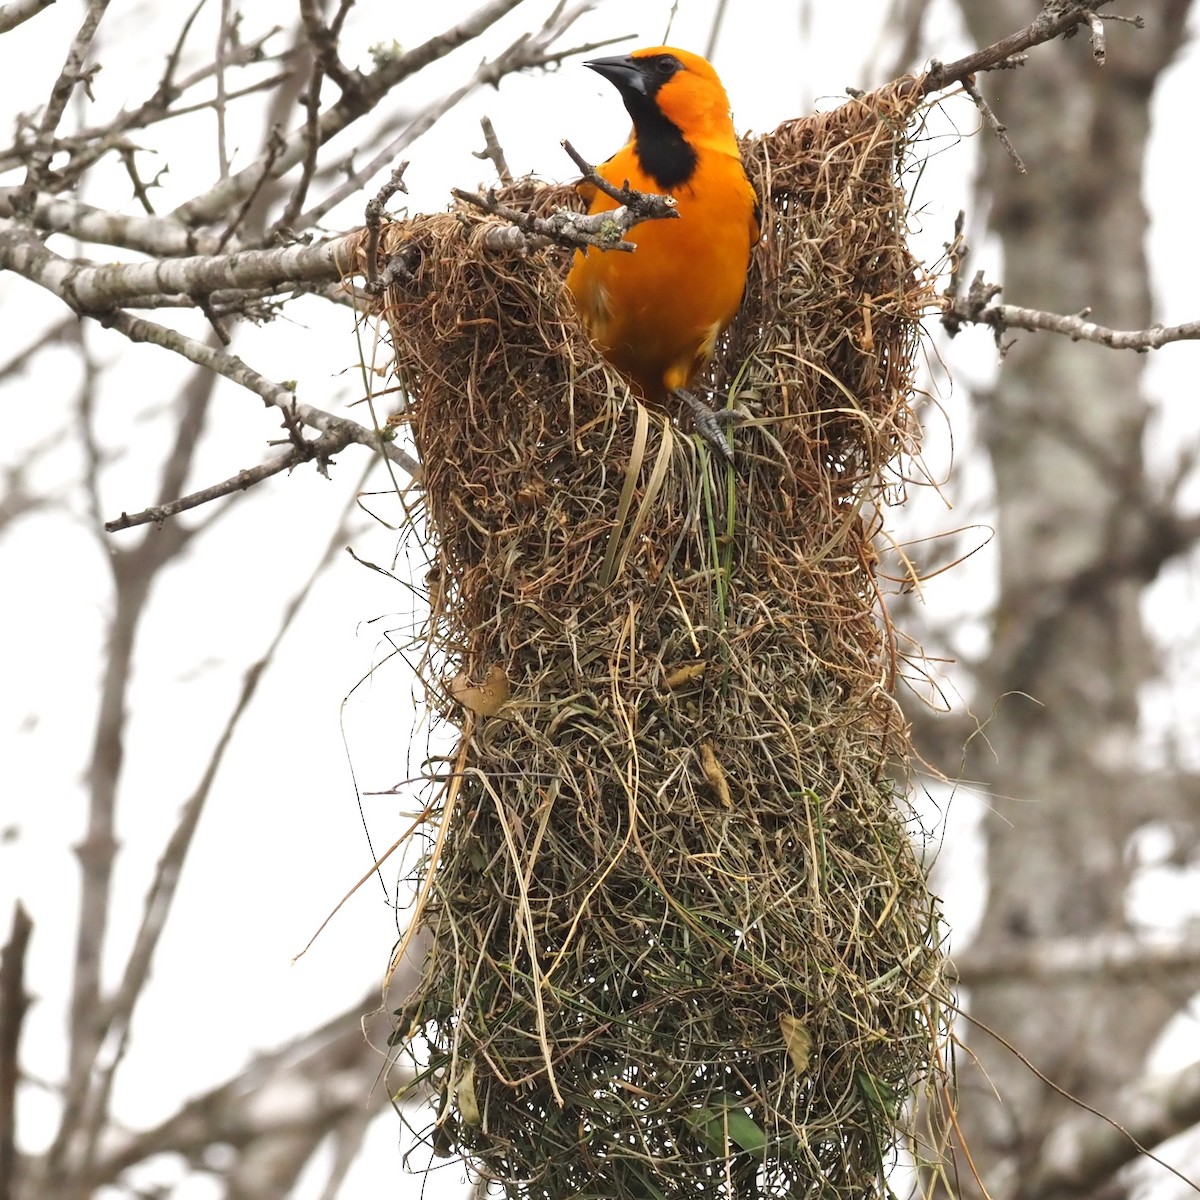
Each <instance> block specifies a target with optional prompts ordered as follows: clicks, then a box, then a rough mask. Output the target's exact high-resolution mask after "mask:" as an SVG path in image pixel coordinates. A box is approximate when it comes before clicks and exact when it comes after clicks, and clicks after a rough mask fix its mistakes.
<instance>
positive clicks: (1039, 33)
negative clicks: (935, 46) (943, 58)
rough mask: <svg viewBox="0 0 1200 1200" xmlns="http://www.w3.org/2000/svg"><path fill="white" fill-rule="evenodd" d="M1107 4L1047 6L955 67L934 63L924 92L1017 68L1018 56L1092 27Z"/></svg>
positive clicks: (1102, 1) (1105, 0) (1100, 0)
mask: <svg viewBox="0 0 1200 1200" xmlns="http://www.w3.org/2000/svg"><path fill="white" fill-rule="evenodd" d="M1107 3H1109V0H1093V2H1092V3H1090V4H1070V5H1066V6H1055V7H1051V6H1050V5H1046V6H1045V7H1043V9H1042V11H1041V12H1040V13H1039V14H1038V15H1037V16H1036V17H1035V18H1034V19H1033V20H1032V21H1031V22H1030V23H1029V24H1028V25H1026V26H1025V28H1024V29H1021V30H1018V31H1017V32H1016V33H1012V34H1009V36H1008V37H1005V38H1001V39H1000V40H999V41H998V42H993V43H992V45H990V46H984V47H983V48H982V49H980V50H973V51H972V52H971V53H970V54H967V55H964V56H963V57H962V58H959V59H956V60H955V61H954V62H952V63H942V62H938V61H937V60H936V59H935V60H933V62H932V63H931V64H930V67H929V71H928V72H927V73H926V75H925V78H924V79H923V80H922V81H921V91H922V93H923V94H925V95H929V93H930V92H940V91H941V90H942V89H943V88H945V87H947V86H948V85H949V84H951V83H961V82H962V81H963V80H965V79H966V78H967V77H968V76H969V75H974V74H975V73H976V72H977V71H996V70H1005V69H1007V68H1009V67H1011V66H1014V65H1015V64H1016V62H1017V61H1018V56H1020V55H1021V54H1023V52H1024V51H1026V50H1029V49H1031V48H1032V47H1033V46H1040V45H1041V44H1042V43H1043V42H1049V41H1053V39H1054V38H1056V37H1059V36H1060V35H1061V34H1070V33H1073V32H1074V31H1075V30H1076V29H1078V28H1079V26H1080V25H1088V24H1090V23H1091V19H1092V17H1093V16H1094V15H1095V14H1096V13H1097V11H1098V10H1099V9H1100V8H1101V7H1103V6H1104V5H1105V4H1107Z"/></svg>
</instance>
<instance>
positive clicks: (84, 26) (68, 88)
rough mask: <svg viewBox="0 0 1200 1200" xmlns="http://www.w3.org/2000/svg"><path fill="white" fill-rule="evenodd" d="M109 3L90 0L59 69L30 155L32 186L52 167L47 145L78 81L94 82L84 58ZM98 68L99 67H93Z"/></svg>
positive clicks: (50, 152)
mask: <svg viewBox="0 0 1200 1200" xmlns="http://www.w3.org/2000/svg"><path fill="white" fill-rule="evenodd" d="M108 4H109V0H89V3H88V6H87V11H86V12H85V13H84V16H83V21H82V23H81V24H80V26H79V29H78V31H77V32H76V34H75V39H74V41H72V43H71V48H70V49H69V50H68V51H67V58H66V62H64V63H63V66H62V70H61V71H60V72H59V73H58V78H57V79H56V80H55V81H54V86H53V87H52V88H51V89H50V99H49V101H48V102H47V104H46V111H45V112H44V113H43V114H42V119H41V121H39V122H38V131H37V142H36V145H37V149H36V150H35V151H34V152H33V153H32V154H31V155H30V157H29V164H28V169H27V171H26V176H25V182H26V184H27V185H28V186H30V187H35V188H36V187H40V186H41V184H42V181H43V179H44V177H45V176H46V174H47V172H48V171H49V168H50V159H51V157H52V156H53V152H52V151H51V150H50V149H47V146H48V143H49V142H50V141H51V139H52V138H53V137H54V132H55V130H56V129H58V125H59V122H60V121H61V120H62V118H63V113H64V112H65V111H66V108H67V101H68V100H69V99H70V98H71V93H72V92H73V91H74V90H75V87H76V85H77V84H79V83H84V84H90V82H91V73H90V72H86V71H84V69H83V60H84V59H85V58H87V55H88V51H89V50H90V49H91V48H92V40H93V39H94V38H95V36H96V30H97V29H98V28H99V26H100V21H101V19H102V18H103V16H104V10H105V9H106V8H107V7H108ZM94 70H95V68H93V71H94Z"/></svg>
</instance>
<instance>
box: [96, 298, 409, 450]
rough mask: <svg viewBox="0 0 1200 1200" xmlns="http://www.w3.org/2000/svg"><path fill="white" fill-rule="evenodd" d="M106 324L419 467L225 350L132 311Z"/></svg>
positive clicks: (322, 427)
mask: <svg viewBox="0 0 1200 1200" xmlns="http://www.w3.org/2000/svg"><path fill="white" fill-rule="evenodd" d="M105 324H106V325H108V326H109V327H110V328H112V329H116V330H117V331H119V332H120V333H123V334H124V335H125V336H126V337H127V338H129V340H130V341H133V342H151V343H153V344H154V345H156V346H161V347H163V348H164V349H166V350H171V351H174V352H175V353H176V354H181V355H182V356H183V357H184V358H186V359H188V361H189V362H194V363H196V364H197V366H201V367H206V368H207V369H208V370H210V371H215V372H216V373H217V374H218V375H223V376H224V377H225V378H226V379H229V380H231V381H232V382H234V383H236V384H238V385H239V386H241V387H244V388H247V389H249V390H250V391H252V392H254V393H255V395H257V396H260V397H261V398H262V399H263V400H264V401H265V402H266V403H267V404H271V405H274V406H275V407H276V408H278V409H281V410H282V411H284V412H294V413H295V414H296V416H297V417H298V418H299V419H300V420H301V421H302V422H303V423H304V424H305V425H307V426H309V428H311V429H317V430H319V431H320V432H321V433H334V434H336V435H338V436H344V437H345V439H346V441H347V443H349V442H356V443H357V444H358V445H360V446H366V447H368V448H369V449H372V450H378V451H379V452H380V453H382V454H384V455H386V456H387V457H388V458H389V459H391V460H392V462H394V463H395V464H396V465H397V466H399V467H400V468H401V469H403V470H405V471H407V472H408V473H409V474H415V473H417V472H418V470H419V468H418V465H417V463H416V462H415V461H414V460H413V459H412V458H410V457H409V456H408V455H407V454H405V453H404V451H403V450H401V449H400V448H399V447H398V446H396V445H395V444H394V443H392V442H390V441H388V440H387V439H386V438H385V437H384V436H383V435H382V434H381V433H379V432H378V431H376V430H373V429H368V428H366V426H364V425H360V424H358V422H357V421H351V420H349V419H347V418H346V417H338V416H334V415H333V414H332V413H328V412H325V411H323V410H322V409H319V408H313V407H312V406H311V405H308V404H300V403H298V402H297V400H296V396H295V393H294V392H293V391H292V390H291V389H290V388H287V387H285V386H283V385H282V384H278V383H273V382H272V381H271V380H269V379H267V378H266V377H265V376H263V375H260V374H259V373H258V372H257V371H255V370H254V369H253V368H252V367H250V366H248V365H247V364H246V363H244V362H243V361H242V360H241V359H240V358H238V357H237V356H236V355H233V354H230V353H228V352H227V351H225V350H216V349H214V348H213V347H211V346H206V345H205V344H204V343H203V342H199V341H196V339H195V338H189V337H186V336H185V335H184V334H182V333H180V332H178V330H175V329H167V328H165V327H164V326H162V325H156V324H154V323H153V322H152V321H147V320H144V319H143V318H141V317H135V316H133V315H132V314H131V313H123V312H121V313H113V314H111V316H110V317H109V318H108V319H107V320H106V321H105Z"/></svg>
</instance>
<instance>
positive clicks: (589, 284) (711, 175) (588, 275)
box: [567, 46, 760, 462]
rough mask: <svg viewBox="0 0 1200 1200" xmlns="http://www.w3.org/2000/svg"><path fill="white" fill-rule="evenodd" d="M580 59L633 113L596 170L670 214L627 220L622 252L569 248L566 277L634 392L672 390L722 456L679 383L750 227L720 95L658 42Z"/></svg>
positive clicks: (755, 223)
mask: <svg viewBox="0 0 1200 1200" xmlns="http://www.w3.org/2000/svg"><path fill="white" fill-rule="evenodd" d="M584 65H585V66H588V67H590V68H591V69H592V70H593V71H596V72H598V73H599V74H601V75H603V76H604V78H605V79H607V80H609V81H610V82H611V83H613V84H614V85H615V86H616V88H617V91H618V92H620V94H621V99H622V100H623V101H624V102H625V107H626V109H628V111H629V115H630V116H631V117H632V118H633V133H632V134H631V136H630V140H629V143H628V144H627V145H626V146H624V147H622V148H621V149H620V150H618V151H617V153H616V154H614V155H613V156H612V158H610V159H609V160H608V161H607V162H604V163H601V164H600V165H599V166H598V167H597V168H596V171H597V173H598V174H599V175H600V176H601V177H602V178H604V179H606V180H608V182H610V183H612V184H614V185H615V186H617V187H622V186H626V185H627V186H629V187H631V188H634V189H636V190H638V191H642V192H658V193H661V194H665V195H669V196H673V197H675V199H676V201H677V202H678V206H679V207H678V212H679V219H678V220H668V221H647V222H644V223H642V224H641V225H638V226H636V227H635V228H634V229H632V230H631V231H630V232H629V233H628V234H627V235H626V236H627V238H628V240H629V241H631V242H634V243H635V244H636V246H637V249H636V250H634V251H633V252H632V253H624V252H620V251H600V250H596V249H592V250H591V251H590V252H589V251H585V250H579V251H576V254H575V263H574V265H573V266H572V268H571V272H570V274H569V275H568V276H567V287H568V288H569V289H570V291H571V294H572V295H573V296H574V298H575V303H576V305H577V306H578V309H579V312H580V315H581V316H582V319H583V323H584V325H585V326H586V328H587V330H588V333H589V334H591V336H592V340H593V341H595V342H596V344H597V345H598V346H599V347H600V349H601V350H602V351H603V353H604V356H605V357H606V358H607V359H608V360H609V361H610V362H611V363H612V364H613V365H614V366H615V367H616V368H617V369H618V370H619V371H620V372H621V373H622V374H623V375H625V376H626V378H627V379H628V380H629V382H630V384H631V386H632V387H633V389H634V391H635V392H636V393H637V394H638V395H639V396H641V397H642V398H643V399H645V400H649V401H651V402H659V401H661V400H662V399H663V398H664V397H665V396H667V395H670V394H675V395H678V396H679V397H681V398H682V399H683V400H685V401H686V402H687V404H688V405H689V406H690V407H691V409H692V413H693V416H694V420H695V425H696V428H697V430H698V431H699V432H700V433H701V434H702V435H703V436H704V438H705V440H706V441H707V442H708V443H709V444H710V445H711V446H712V447H713V448H714V450H715V451H716V452H717V453H718V454H719V455H720V456H721V458H722V459H724V460H725V461H726V462H728V461H731V460H730V452H729V447H728V444H727V443H726V441H725V439H724V438H723V437H722V436H721V432H720V428H719V426H718V423H717V417H716V414H714V413H713V411H712V409H711V408H709V406H708V405H707V404H705V403H704V401H702V400H701V399H699V397H697V396H694V395H693V394H692V393H691V392H690V391H688V390H687V389H688V385H689V384H690V383H691V382H692V380H693V379H695V377H696V376H697V375H698V374H699V373H700V371H701V370H702V369H703V368H704V366H705V364H706V363H707V362H708V361H709V359H710V358H711V357H712V354H713V350H714V348H715V346H716V342H717V338H718V337H720V335H721V332H722V331H723V330H724V329H725V327H726V326H727V325H728V324H729V322H730V321H732V320H733V317H734V314H735V313H736V312H737V309H738V306H739V305H740V304H741V301H742V293H743V292H744V291H745V287H746V270H747V268H748V267H749V264H750V250H751V247H752V246H753V245H754V244H755V242H757V241H758V237H759V219H760V210H759V206H758V198H757V196H756V195H755V193H754V187H753V186H752V184H751V183H750V180H749V179H748V178H747V176H746V170H745V167H744V166H743V165H742V158H741V154H740V152H739V150H738V143H737V135H736V134H735V133H734V129H733V118H732V116H731V115H730V111H729V98H728V97H727V96H726V94H725V89H724V87H722V86H721V81H720V79H719V78H718V77H717V73H716V71H714V70H713V68H712V66H711V64H710V63H708V62H706V61H705V60H704V59H703V58H701V57H700V56H699V55H697V54H689V53H688V52H687V51H686V50H676V49H673V48H672V47H670V46H651V47H649V48H647V49H644V50H636V51H634V53H633V54H630V55H626V56H622V57H614V58H597V59H593V60H592V61H591V62H588V63H585V64H584ZM579 190H580V193H581V194H582V195H583V196H584V198H585V199H586V200H587V201H588V211H589V212H593V213H594V212H602V211H606V210H609V209H612V208H615V207H616V204H617V202H616V201H615V200H614V199H613V198H612V197H611V196H608V195H606V194H605V193H604V192H602V191H600V190H599V189H598V188H596V187H595V186H594V185H593V184H591V183H588V182H587V181H586V180H585V181H583V182H582V183H580V184H579ZM722 415H724V414H722Z"/></svg>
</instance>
